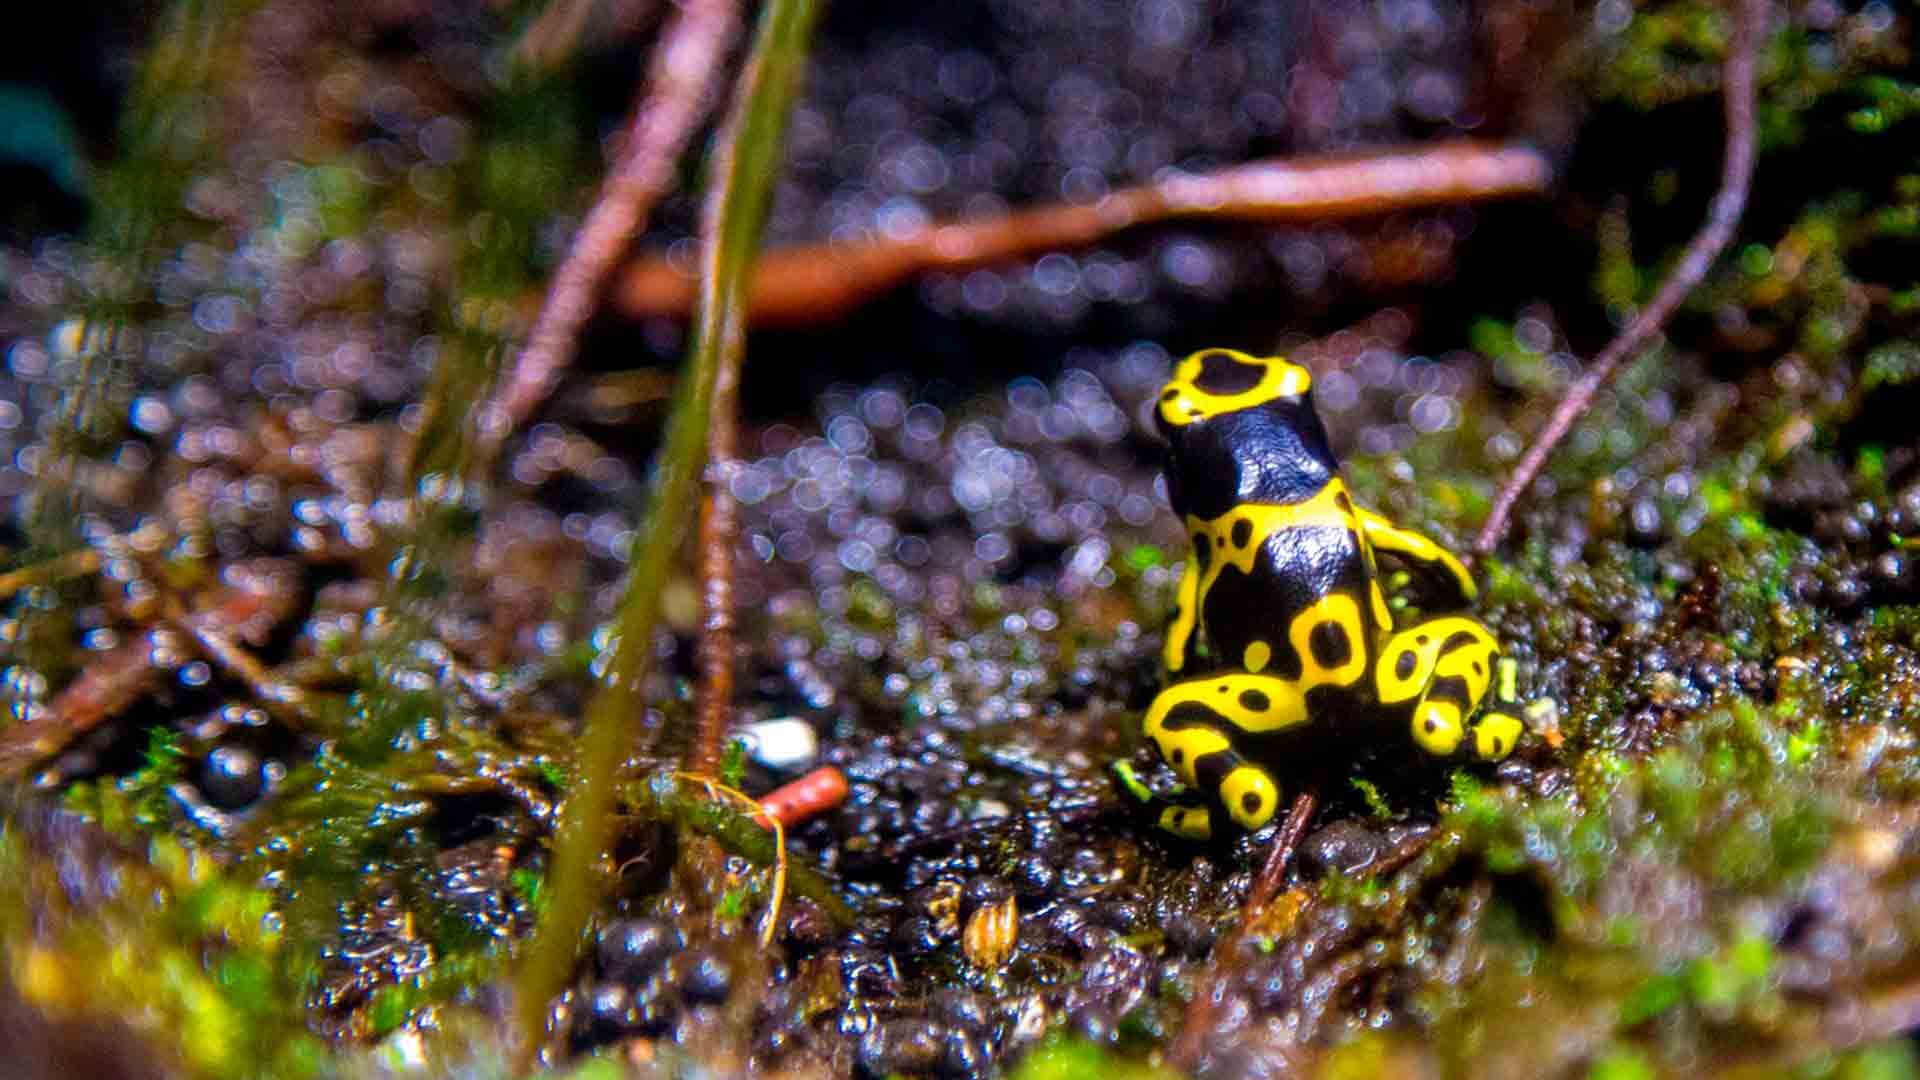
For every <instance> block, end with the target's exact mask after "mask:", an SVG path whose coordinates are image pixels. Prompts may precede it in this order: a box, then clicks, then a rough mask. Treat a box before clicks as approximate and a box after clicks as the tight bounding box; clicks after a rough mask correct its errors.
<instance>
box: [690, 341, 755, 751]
mask: <svg viewBox="0 0 1920 1080" xmlns="http://www.w3.org/2000/svg"><path fill="white" fill-rule="evenodd" d="M745 355H746V350H745V349H727V350H723V351H722V352H721V353H720V362H719V366H718V368H717V370H715V371H714V373H713V415H712V418H711V419H710V420H709V421H708V424H707V497H706V498H705V499H704V500H702V502H701V504H700V652H699V663H700V713H699V716H700V722H699V726H698V728H697V729H696V730H695V734H694V739H693V746H692V747H691V748H689V750H688V753H687V768H688V770H689V771H691V772H694V773H697V774H699V775H701V776H711V775H713V772H714V770H715V769H717V768H719V767H720V748H721V745H722V743H723V742H725V740H726V737H727V718H728V716H729V714H730V707H731V706H732V704H733V653H734V619H733V549H734V545H735V543H736V541H737V540H738V539H739V536H740V504H739V503H738V502H737V501H735V500H734V497H733V490H732V488H731V487H730V486H729V485H730V481H731V479H732V477H733V470H734V467H735V466H736V465H737V464H738V459H739V457H740V364H741V362H742V359H743V358H744V357H745Z"/></svg>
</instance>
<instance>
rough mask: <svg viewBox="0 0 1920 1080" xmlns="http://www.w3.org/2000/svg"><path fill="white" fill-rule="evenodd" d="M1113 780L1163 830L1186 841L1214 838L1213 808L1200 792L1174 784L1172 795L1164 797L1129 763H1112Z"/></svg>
mask: <svg viewBox="0 0 1920 1080" xmlns="http://www.w3.org/2000/svg"><path fill="white" fill-rule="evenodd" d="M1113 778H1114V782H1115V783H1117V784H1119V785H1120V790H1121V791H1122V792H1124V793H1126V795H1127V797H1128V798H1131V799H1133V800H1134V801H1135V802H1137V803H1139V804H1140V805H1141V806H1143V807H1145V808H1146V809H1147V811H1148V812H1149V813H1151V814H1152V815H1153V818H1154V824H1155V825H1157V826H1159V827H1160V828H1161V829H1163V830H1165V831H1166V832H1170V833H1172V834H1173V835H1175V836H1178V837H1182V838H1184V839H1187V840H1211V839H1212V838H1213V808H1212V807H1210V806H1208V805H1207V801H1206V797H1205V796H1203V795H1201V794H1200V793H1199V792H1197V791H1194V790H1193V789H1192V788H1189V787H1185V786H1182V785H1175V791H1174V792H1173V793H1172V794H1171V795H1162V794H1160V793H1159V792H1156V791H1154V790H1153V789H1152V788H1150V787H1148V786H1147V783H1146V781H1145V780H1142V779H1141V778H1140V774H1139V773H1137V772H1135V771H1134V770H1133V763H1132V762H1127V761H1116V762H1114V763H1113Z"/></svg>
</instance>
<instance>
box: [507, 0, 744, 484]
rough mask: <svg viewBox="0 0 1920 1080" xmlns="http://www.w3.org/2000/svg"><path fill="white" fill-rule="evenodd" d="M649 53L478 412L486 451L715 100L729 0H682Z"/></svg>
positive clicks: (533, 404)
mask: <svg viewBox="0 0 1920 1080" xmlns="http://www.w3.org/2000/svg"><path fill="white" fill-rule="evenodd" d="M675 10H676V12H677V13H676V14H675V16H674V18H673V21H672V22H671V23H670V24H669V25H668V26H667V28H666V29H665V30H664V31H663V32H662V34H661V38H660V44H659V45H658V46H657V47H655V49H654V51H653V64H652V67H651V68H650V69H649V72H648V78H647V84H648V89H647V96H646V98H645V99H644V100H643V101H641V102H640V103H639V104H638V105H637V107H636V108H635V109H634V112H633V117H632V119H631V120H630V121H629V123H628V125H627V131H626V138H625V142H624V145H622V146H621V148H620V152H619V158H618V160H617V161H616V162H615V164H614V166H613V169H612V171H610V172H609V173H608V174H607V178H606V180H605V182H604V183H602V184H601V186H600V192H599V194H598V195H597V196H596V197H595V198H594V202H593V207H592V209H590V210H589V211H588V212H587V217H586V220H585V221H583V222H581V223H580V231H579V232H578V233H577V234H575V236H574V238H573V246H572V247H571V248H570V249H569V250H568V251H567V257H566V260H565V261H564V262H562V263H561V264H560V269H559V270H558V271H556V272H555V273H554V275H553V284H552V285H551V286H550V287H549V288H548V290H547V298H546V302H545V303H544V304H542V305H541V308H540V315H539V317H538V318H537V319H536V320H535V321H534V324H533V330H532V331H531V332H530V333H529V334H528V335H527V344H526V347H525V348H523V349H521V350H520V353H519V355H518V356H516V357H515V358H514V362H513V366H512V368H511V369H509V370H508V372H507V375H506V378H505V379H504V380H502V381H501V384H500V386H499V387H498V388H497V389H496V390H495V392H494V395H493V399H492V400H491V401H489V402H488V403H487V405H486V407H485V409H484V410H483V411H482V414H481V423H480V439H481V444H482V446H483V447H485V448H486V449H487V451H488V453H489V456H490V455H491V452H492V451H493V449H495V448H497V447H498V446H499V444H500V442H501V441H502V440H504V439H505V438H506V436H507V434H508V433H509V432H511V431H512V430H513V429H514V428H515V427H517V426H519V424H520V423H521V422H522V421H524V420H525V419H526V418H527V416H528V415H529V414H530V413H532V412H533V410H534V409H536V408H538V407H539V405H540V403H541V402H542V401H544V400H546V397H547V394H548V393H549V392H550V391H551V390H552V389H553V385H554V383H555V382H557V381H558V380H559V378H560V372H561V371H563V370H564V369H565V368H566V366H567V365H568V364H569V363H571V362H572V360H573V352H574V348H575V346H576V344H577V343H578V340H579V337H580V328H581V327H582V326H584V325H586V321H587V317H588V316H589V315H591V314H593V309H594V307H595V306H596V305H597V304H598V303H599V299H600V290H601V288H602V286H603V285H604V284H605V283H606V279H607V274H608V273H609V272H610V271H611V270H612V269H613V264H614V262H615V261H616V260H618V259H619V258H620V256H621V254H622V253H623V252H625V251H626V248H627V244H628V242H629V241H630V240H631V239H632V237H633V235H634V233H635V231H636V230H638V229H639V228H640V227H641V226H642V225H643V224H645V221H646V217H647V213H648V211H650V210H651V209H652V208H653V204H654V203H655V202H657V201H659V199H660V196H661V195H662V194H664V193H665V191H666V190H667V186H668V184H670V183H672V181H673V175H674V166H675V165H676V164H677V163H678V162H679V160H680V154H681V152H682V151H683V150H684V149H685V148H686V145H687V139H688V137H689V136H691V135H692V133H693V129H694V128H695V127H696V126H697V125H698V124H699V122H700V118H701V117H702V116H704V115H705V114H706V111H707V109H708V107H709V105H710V104H711V102H712V101H713V100H714V98H715V96H716V95H715V93H714V87H715V84H716V83H717V82H718V81H719V79H720V76H721V74H722V73H723V72H724V70H725V65H723V64H722V63H721V59H722V57H723V55H724V54H725V52H726V49H727V43H728V42H729V41H731V40H732V38H733V35H734V32H735V30H736V29H737V27H738V26H739V22H740V12H739V6H738V5H737V4H735V3H733V2H731V0H684V2H683V3H681V4H678V5H676V9H675Z"/></svg>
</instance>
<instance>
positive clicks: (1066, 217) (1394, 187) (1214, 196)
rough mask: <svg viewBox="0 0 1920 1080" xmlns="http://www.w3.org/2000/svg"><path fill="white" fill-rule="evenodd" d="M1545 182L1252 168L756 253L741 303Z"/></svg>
mask: <svg viewBox="0 0 1920 1080" xmlns="http://www.w3.org/2000/svg"><path fill="white" fill-rule="evenodd" d="M1549 173H1550V170H1549V168H1548V166H1547V162H1546V159H1545V158H1544V157H1542V156H1541V155H1540V154H1539V153H1538V152H1537V151H1535V150H1532V149H1530V148H1527V147H1523V146H1504V145H1497V144H1488V143H1483V142H1471V141H1459V142H1447V143H1440V144H1438V145H1434V146H1419V147H1403V148H1399V149H1394V150H1379V151H1371V152H1368V153H1364V154H1342V155H1327V156H1315V157H1303V158H1296V159H1291V160H1270V161H1258V162H1252V163H1249V164H1245V165H1237V166H1234V167H1232V168H1228V169H1222V170H1220V171H1218V172H1212V173H1194V174H1183V175H1180V176H1175V177H1173V178H1170V179H1167V180H1163V181H1160V182H1158V183H1153V184H1144V185H1141V186H1139V187H1131V188H1122V189H1121V190H1119V191H1115V192H1112V193H1110V194H1108V195H1106V196H1104V197H1102V198H1100V199H1099V200H1097V201H1095V202H1092V203H1089V204H1087V205H1084V206H1047V207H1040V208H1036V209H1032V210H1023V211H1019V212H1016V213H1011V214H1004V215H999V216H996V217H992V218H982V219H977V220H967V221H959V222H951V223H947V224H936V225H929V226H927V227H925V228H921V229H918V230H915V231H913V232H911V233H909V234H907V235H905V236H900V237H890V238H885V239H875V240H867V241H862V242H858V243H851V244H825V245H818V246H809V247H800V248H789V249H787V250H785V251H772V252H768V253H767V255H766V257H765V258H764V259H762V260H761V261H760V266H759V269H758V270H757V271H756V272H755V274H754V278H753V288H752V292H751V307H750V310H751V312H752V319H753V321H754V323H755V324H757V325H764V324H787V325H806V324H814V323H820V322H824V321H828V320H831V319H833V318H836V317H838V316H840V315H842V314H844V313H845V312H847V311H848V310H850V309H852V308H853V307H855V306H856V305H858V304H860V303H862V302H864V301H866V300H868V299H870V298H872V297H873V296H875V295H877V294H879V293H881V292H883V291H885V290H887V289H889V288H892V287H893V286H895V285H897V284H899V283H900V282H902V281H904V280H906V279H907V278H909V277H912V276H914V275H916V274H922V273H926V272H929V271H934V270H941V271H947V272H950V273H951V272H956V271H961V270H967V269H971V268H974V267H978V266H983V265H987V264H990V263H996V262H1005V261H1007V260H1009V259H1016V258H1020V257H1022V256H1028V255H1033V254H1037V253H1039V252H1043V251H1052V250H1057V249H1060V248H1072V247H1084V246H1086V245H1088V244H1092V243H1095V242H1097V241H1099V240H1101V239H1102V238H1104V237H1107V236H1109V235H1112V234H1113V233H1115V232H1118V231H1120V230H1122V229H1130V228H1134V227H1136V226H1140V225H1145V224H1149V223H1152V222H1157V221H1166V220H1170V219H1174V218H1182V219H1202V220H1250V221H1258V222H1261V223H1265V224H1277V223H1284V222H1304V221H1335V220H1341V219H1346V218H1355V217H1368V216H1376V215H1380V214H1385V213H1389V212H1392V211H1395V210H1407V209H1413V208H1418V207H1427V206H1449V205H1454V204H1457V203H1463V202H1470V201H1475V200H1481V199H1494V198H1503V197H1509V196H1515V195H1533V194H1538V193H1539V192H1541V191H1543V190H1545V188H1546V185H1547V181H1548V179H1549ZM694 285H695V282H694V278H693V276H692V274H691V273H690V272H689V271H688V270H686V269H684V268H682V267H680V266H677V265H674V264H673V263H670V262H669V261H667V260H666V259H664V258H647V259H641V260H638V261H636V262H634V263H633V264H631V265H630V266H629V267H628V268H627V270H626V271H625V274H624V275H623V277H622V280H621V282H620V284H619V286H618V287H617V290H616V301H615V302H616V303H618V305H619V306H620V309H621V311H622V312H623V313H624V314H626V315H628V316H631V317H635V318H643V317H647V316H654V315H685V314H686V313H688V312H689V311H691V310H692V309H693V299H694Z"/></svg>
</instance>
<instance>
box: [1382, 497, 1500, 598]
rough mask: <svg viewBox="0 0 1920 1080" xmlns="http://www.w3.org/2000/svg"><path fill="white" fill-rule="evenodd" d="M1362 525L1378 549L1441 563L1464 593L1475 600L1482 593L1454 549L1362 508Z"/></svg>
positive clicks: (1437, 564) (1423, 560)
mask: <svg viewBox="0 0 1920 1080" xmlns="http://www.w3.org/2000/svg"><path fill="white" fill-rule="evenodd" d="M1360 524H1361V527H1362V528H1363V529H1364V530H1365V532H1366V536H1367V539H1368V540H1369V541H1371V542H1372V543H1373V546H1374V547H1375V548H1376V549H1378V550H1380V551H1390V552H1392V553H1394V554H1395V555H1398V556H1400V557H1401V558H1403V559H1411V560H1412V561H1414V562H1416V563H1421V564H1424V565H1427V566H1437V567H1439V568H1440V569H1442V570H1444V571H1446V572H1447V573H1448V574H1449V575H1451V576H1452V577H1453V580H1454V583H1455V584H1457V585H1459V586H1460V595H1461V596H1464V597H1466V598H1467V599H1468V600H1472V599H1473V598H1474V597H1475V596H1477V595H1479V589H1478V588H1476V587H1475V586H1474V584H1473V575H1472V574H1470V573H1468V572H1467V568H1466V565H1465V564H1464V563H1462V562H1461V561H1460V560H1459V559H1458V558H1455V557H1454V554H1453V552H1451V551H1448V550H1447V549H1446V548H1443V547H1441V546H1440V545H1439V544H1436V543H1434V542H1433V541H1432V540H1430V539H1428V538H1427V537H1426V536H1425V535H1423V534H1421V533H1418V532H1415V531H1414V530H1412V529H1407V528H1402V527H1401V526H1399V525H1395V524H1394V523H1393V522H1391V521H1388V520H1387V519H1386V518H1383V517H1381V516H1380V515H1379V514H1376V513H1374V512H1373V511H1371V510H1361V511H1360Z"/></svg>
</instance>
